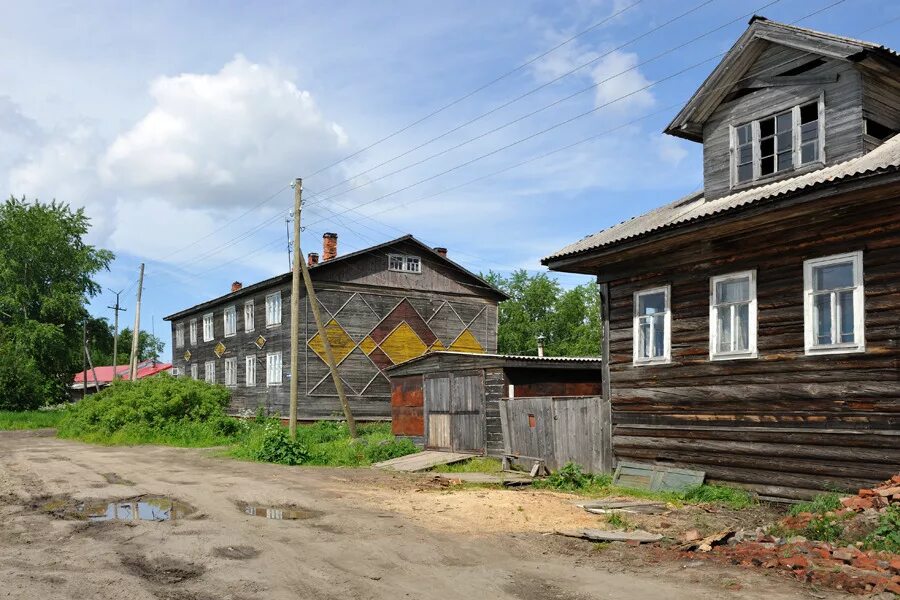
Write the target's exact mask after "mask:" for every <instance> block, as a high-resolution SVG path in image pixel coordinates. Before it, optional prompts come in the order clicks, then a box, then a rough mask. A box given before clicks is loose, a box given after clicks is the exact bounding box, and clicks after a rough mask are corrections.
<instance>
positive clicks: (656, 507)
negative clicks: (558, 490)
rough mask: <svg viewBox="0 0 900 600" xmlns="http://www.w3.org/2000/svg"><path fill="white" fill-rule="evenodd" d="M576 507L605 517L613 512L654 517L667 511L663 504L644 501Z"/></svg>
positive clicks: (584, 504)
mask: <svg viewBox="0 0 900 600" xmlns="http://www.w3.org/2000/svg"><path fill="white" fill-rule="evenodd" d="M576 506H578V507H579V508H583V509H584V510H586V511H587V512H589V513H593V514H596V515H605V514H609V513H614V512H625V513H641V514H647V515H655V514H659V513H661V512H664V511H665V510H666V509H667V506H666V505H665V503H662V502H649V501H646V500H644V501H641V500H637V501H635V500H606V501H597V502H585V503H581V504H576Z"/></svg>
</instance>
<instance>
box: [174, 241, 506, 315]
mask: <svg viewBox="0 0 900 600" xmlns="http://www.w3.org/2000/svg"><path fill="white" fill-rule="evenodd" d="M401 243H410V244H413V245H415V246H418V247H419V248H420V249H421V250H422V251H423V252H426V253H427V254H428V257H429V258H430V259H431V260H434V261H437V262H442V263H444V264H446V265H448V266H450V267H452V268H453V269H455V270H457V271H459V272H460V273H462V274H463V275H465V276H466V277H467V278H468V279H469V280H470V282H471V284H472V285H473V287H475V288H477V289H481V290H483V291H484V295H485V296H488V297H491V298H494V299H496V300H498V301H503V300H506V299H507V298H508V296H507V295H506V294H505V293H504V292H502V291H501V290H499V289H497V288H496V287H495V286H493V285H492V284H491V283H489V282H488V281H486V280H485V279H484V278H482V277H481V276H479V275H476V274H475V273H473V272H472V271H469V270H468V269H466V268H465V267H463V266H462V265H460V264H459V263H457V262H456V261H453V260H450V259H449V258H447V257H446V256H443V255H441V254H438V253H437V252H435V251H434V249H433V248H432V247H430V246H428V245H427V244H425V243H423V242H421V241H420V240H417V239H416V238H415V237H414V236H413V235H412V234H409V233H408V234H406V235H403V236H400V237H398V238H395V239H393V240H389V241H387V242H384V243H381V244H376V245H374V246H369V247H368V248H363V249H362V250H356V251H355V252H350V253H348V254H341V255H339V256H336V257H335V258H332V259H331V260H327V261H323V262H320V263H318V264H316V265H313V266H311V267H309V273H310V276H311V277H313V278H315V277H316V275H318V274H321V273H326V272H328V271H329V270H332V269H334V268H335V265H337V266H338V267H340V266H342V265H346V264H347V262H348V261H350V260H351V259H353V258H355V257H358V256H362V255H364V254H368V253H371V252H377V251H379V250H384V249H385V248H387V247H389V246H394V245H397V244H401ZM290 280H291V271H288V272H287V273H282V274H281V275H276V276H274V277H270V278H268V279H264V280H262V281H259V282H257V283H254V284H252V285H247V286H244V287H242V288H241V289H239V290H238V291H236V292H231V293H228V294H223V295H222V296H219V297H217V298H213V299H212V300H207V301H205V302H201V303H200V304H195V305H194V306H191V307H190V308H186V309H184V310H180V311H178V312H176V313H172V314H171V315H168V316H166V317H163V319H164V320H166V321H172V320H174V319H179V318H181V317H183V316H185V315H187V314H190V313H194V312H197V311H200V310H203V309H205V308H208V307H211V306H215V305H217V304H220V303H221V302H224V301H226V300H233V299H235V298H239V297H241V296H246V295H250V294H253V293H254V292H257V291H259V290H261V289H264V288H267V287H270V286H273V285H277V284H280V283H286V282H288V281H290Z"/></svg>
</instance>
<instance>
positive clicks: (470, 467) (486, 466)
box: [432, 456, 503, 473]
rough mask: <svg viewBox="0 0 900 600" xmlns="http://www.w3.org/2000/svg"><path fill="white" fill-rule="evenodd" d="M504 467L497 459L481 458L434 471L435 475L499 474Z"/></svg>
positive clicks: (443, 466) (445, 466)
mask: <svg viewBox="0 0 900 600" xmlns="http://www.w3.org/2000/svg"><path fill="white" fill-rule="evenodd" d="M502 470H503V465H502V464H501V462H500V461H499V460H497V459H496V458H488V457H486V456H479V457H476V458H470V459H469V460H464V461H461V462H458V463H453V464H450V465H438V466H436V467H435V468H433V469H432V471H433V472H435V473H499V472H501V471H502Z"/></svg>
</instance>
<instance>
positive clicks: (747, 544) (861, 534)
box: [681, 475, 900, 597]
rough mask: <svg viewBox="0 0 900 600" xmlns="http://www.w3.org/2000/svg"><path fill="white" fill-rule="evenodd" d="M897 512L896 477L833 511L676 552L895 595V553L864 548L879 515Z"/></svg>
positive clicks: (898, 562) (898, 570)
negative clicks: (801, 533) (825, 539)
mask: <svg viewBox="0 0 900 600" xmlns="http://www.w3.org/2000/svg"><path fill="white" fill-rule="evenodd" d="M898 508H900V475H895V476H894V477H892V478H891V479H889V480H888V481H885V482H884V483H882V484H881V485H879V486H877V487H874V488H871V489H861V490H859V493H857V494H856V495H855V496H849V497H846V498H841V499H840V508H837V509H835V510H831V511H826V512H824V513H811V512H801V513H799V514H796V515H794V516H789V517H785V518H784V519H782V520H781V521H779V522H778V523H777V524H775V525H774V526H772V527H770V528H768V529H767V530H763V529H757V530H756V531H753V532H747V531H723V532H719V533H718V534H715V535H713V536H709V537H707V538H704V539H703V540H692V541H690V542H688V543H686V544H683V545H682V546H681V549H682V550H683V551H684V552H685V553H686V555H687V556H688V557H690V558H710V559H719V560H723V561H728V562H731V563H732V564H735V565H741V566H745V567H761V568H766V569H775V570H780V571H785V572H788V573H790V574H791V575H792V576H794V577H796V578H798V579H800V580H802V581H807V582H810V583H814V584H817V585H821V586H828V587H832V588H836V589H840V590H844V591H847V592H851V593H855V594H886V595H887V597H890V594H895V595H897V596H900V554H895V553H893V552H888V551H879V550H875V549H867V546H872V545H873V544H872V543H871V540H872V539H873V538H872V537H871V536H872V535H873V532H875V531H877V529H878V527H879V523H880V522H881V521H882V515H884V514H885V513H886V512H887V511H889V510H891V511H895V510H898ZM799 532H803V533H804V534H806V535H798V533H799ZM888 535H891V534H888ZM893 535H895V536H900V532H896V533H894V534H893ZM817 537H824V538H827V539H830V540H831V541H824V540H823V539H816V538H817ZM877 539H881V538H877ZM876 545H877V544H876ZM882 546H883V545H882Z"/></svg>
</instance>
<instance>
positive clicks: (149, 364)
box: [72, 360, 172, 389]
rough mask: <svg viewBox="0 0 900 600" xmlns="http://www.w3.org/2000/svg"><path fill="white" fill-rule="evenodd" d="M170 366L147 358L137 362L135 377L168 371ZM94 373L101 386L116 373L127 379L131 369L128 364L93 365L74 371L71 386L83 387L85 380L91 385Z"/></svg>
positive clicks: (139, 377) (109, 381) (120, 377)
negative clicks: (116, 365) (92, 366)
mask: <svg viewBox="0 0 900 600" xmlns="http://www.w3.org/2000/svg"><path fill="white" fill-rule="evenodd" d="M171 368H172V363H162V362H153V361H150V360H147V361H144V362H141V363H139V364H138V370H137V379H143V378H144V377H150V376H151V375H156V374H157V373H162V372H163V371H168V370H169V369H171ZM94 373H96V374H97V383H98V384H99V385H101V386H104V385H108V384H110V383H112V381H113V378H114V375H116V374H118V376H119V379H123V380H128V379H130V378H131V370H130V369H129V367H128V365H119V366H118V367H113V366H102V367H100V366H98V367H94V368H93V369H88V370H87V371H79V372H78V373H75V377H74V378H73V380H72V387H73V388H74V389H81V388H82V387H84V382H85V380H87V386H88V387H89V388H90V387H93V385H94Z"/></svg>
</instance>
